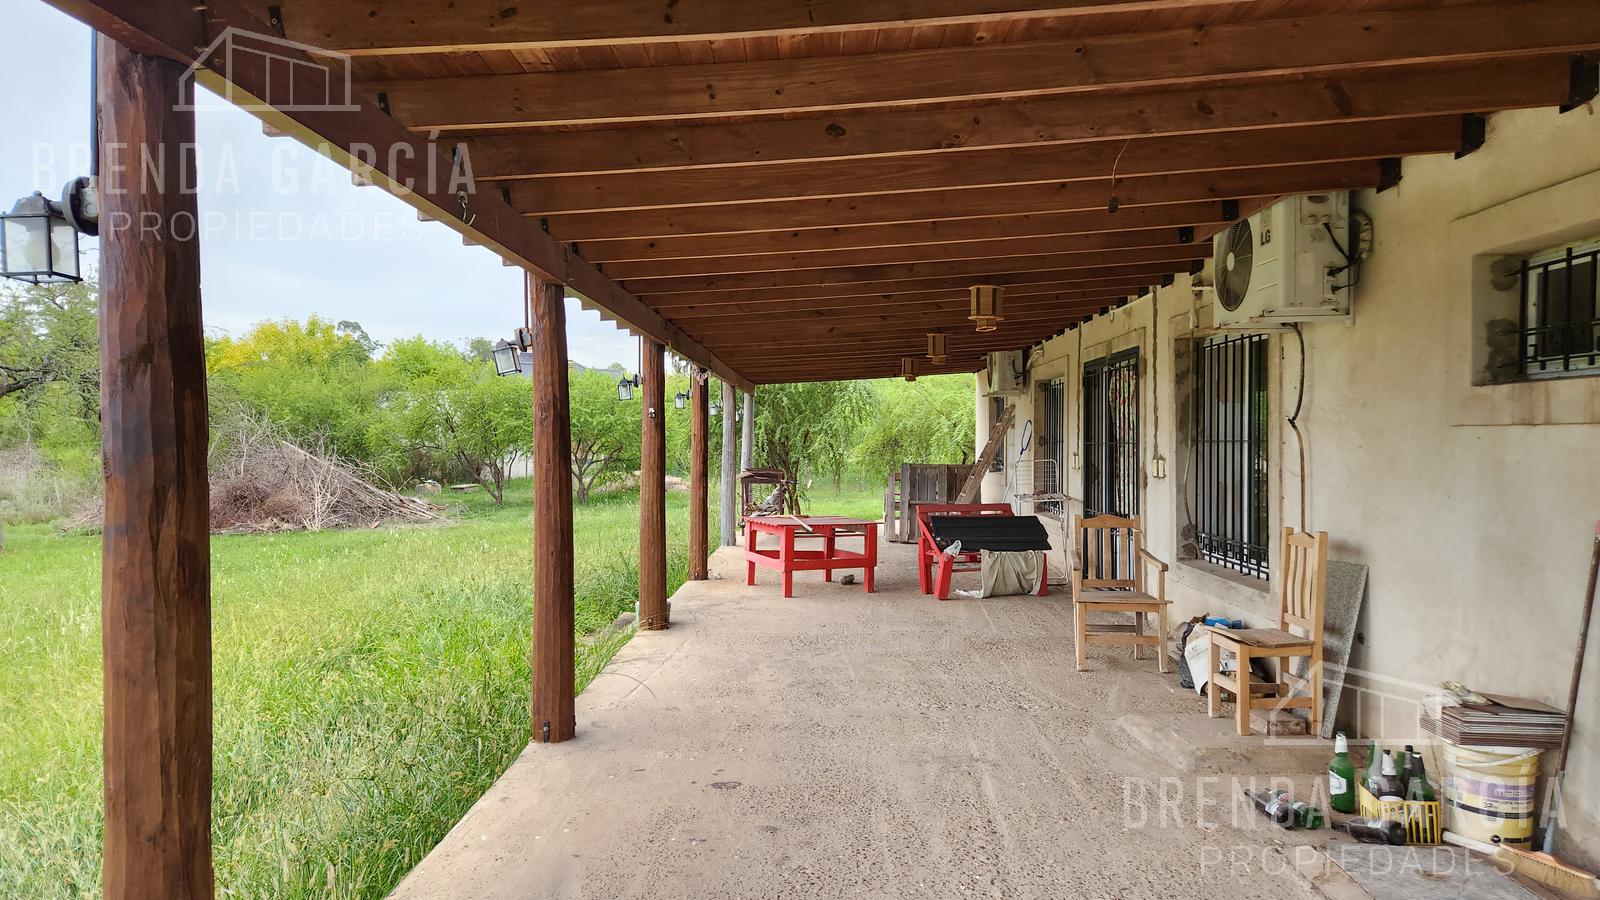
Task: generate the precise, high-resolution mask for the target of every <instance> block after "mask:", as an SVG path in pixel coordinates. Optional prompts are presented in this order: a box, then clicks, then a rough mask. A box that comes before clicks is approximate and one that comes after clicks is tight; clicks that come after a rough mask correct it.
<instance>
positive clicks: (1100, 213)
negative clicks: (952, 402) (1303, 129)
mask: <svg viewBox="0 0 1600 900" xmlns="http://www.w3.org/2000/svg"><path fill="white" fill-rule="evenodd" d="M1241 206H1244V204H1241ZM1221 221H1222V204H1221V203H1219V202H1218V201H1215V200H1203V201H1198V202H1194V203H1172V204H1166V205H1163V206H1138V207H1132V208H1124V209H1119V210H1118V211H1117V212H1115V213H1108V212H1106V211H1105V210H1103V209H1101V210H1095V211H1092V212H1070V213H1035V214H1031V215H1028V214H1025V215H1020V216H1008V217H996V218H987V219H942V220H934V221H931V222H907V223H902V224H898V225H861V226H855V227H850V228H811V229H803V230H788V231H765V232H750V233H745V234H731V235H704V236H700V235H691V236H688V237H664V238H623V239H621V240H615V241H605V240H601V241H585V242H584V243H583V248H582V249H583V256H584V258H585V259H588V260H590V261H593V262H601V263H605V265H606V267H607V271H610V272H617V271H620V270H619V268H618V266H617V265H616V264H617V263H621V262H642V261H652V262H653V261H669V260H670V261H677V260H690V259H724V260H733V259H738V258H741V257H747V256H749V257H771V256H779V255H781V256H785V257H787V258H790V259H793V260H794V265H795V266H796V267H800V268H804V267H808V265H809V264H808V258H809V257H812V256H821V255H833V254H835V253H839V252H844V251H866V250H878V249H895V248H906V247H921V246H930V245H932V246H941V245H947V246H950V247H951V248H952V252H962V251H959V250H955V249H954V248H955V247H956V245H959V244H965V243H989V242H998V241H1004V240H1028V239H1040V238H1061V237H1074V236H1085V235H1095V234H1100V233H1107V234H1117V233H1121V232H1125V231H1150V230H1160V229H1173V228H1182V227H1183V226H1186V225H1187V226H1191V227H1193V226H1200V225H1211V224H1213V223H1218V222H1221Z"/></svg>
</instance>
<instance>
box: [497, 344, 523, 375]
mask: <svg viewBox="0 0 1600 900" xmlns="http://www.w3.org/2000/svg"><path fill="white" fill-rule="evenodd" d="M519 356H521V354H520V353H518V352H517V345H516V344H513V343H511V342H510V341H495V344H494V373H495V374H496V375H515V374H517V373H518V372H520V371H522V369H521V367H520V366H519V365H518V363H520V362H521V360H520V359H518V357H519Z"/></svg>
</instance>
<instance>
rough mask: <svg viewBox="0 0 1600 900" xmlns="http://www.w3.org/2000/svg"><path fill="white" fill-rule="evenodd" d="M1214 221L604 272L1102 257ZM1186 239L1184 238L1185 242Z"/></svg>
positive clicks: (709, 273)
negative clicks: (1069, 255)
mask: <svg viewBox="0 0 1600 900" xmlns="http://www.w3.org/2000/svg"><path fill="white" fill-rule="evenodd" d="M1223 224H1224V223H1221V222H1217V223H1214V224H1211V225H1205V226H1202V227H1201V228H1199V229H1196V228H1193V227H1191V228H1189V229H1187V230H1182V231H1180V229H1177V228H1162V229H1157V230H1154V231H1127V232H1118V233H1114V234H1109V235H1096V234H1085V235H1073V236H1070V237H1046V238H1021V239H1017V240H1009V241H969V242H963V243H958V244H921V245H918V246H914V247H882V248H874V249H870V250H851V251H841V252H839V253H805V254H791V253H777V254H772V255H769V256H736V257H732V258H730V259H682V260H663V261H662V262H659V263H651V262H631V263H610V264H608V265H607V266H606V274H608V275H610V276H611V277H612V278H619V279H624V280H631V279H636V278H638V279H657V278H707V279H709V278H713V277H725V276H733V275H758V274H761V273H777V272H804V271H808V270H812V269H830V270H831V269H844V268H858V267H863V266H885V265H907V264H912V263H938V262H952V261H971V260H980V259H983V260H992V261H994V264H995V265H1003V263H1001V260H1004V259H1010V258H1015V257H1024V258H1032V257H1039V256H1056V255H1059V254H1062V253H1077V254H1090V253H1102V254H1106V255H1107V256H1108V257H1112V258H1114V257H1117V256H1118V255H1119V254H1120V253H1127V252H1131V251H1137V250H1152V251H1154V250H1159V249H1171V248H1174V247H1182V246H1186V245H1190V244H1194V243H1198V242H1199V241H1200V240H1203V239H1204V238H1209V237H1210V236H1211V235H1212V234H1213V233H1215V232H1216V231H1217V230H1218V229H1220V228H1221V227H1222V226H1223ZM1185 236H1187V237H1188V240H1184V238H1185Z"/></svg>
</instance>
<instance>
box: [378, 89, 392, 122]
mask: <svg viewBox="0 0 1600 900" xmlns="http://www.w3.org/2000/svg"><path fill="white" fill-rule="evenodd" d="M378 109H379V110H380V111H381V112H382V113H383V114H384V115H386V116H390V115H394V114H393V113H391V112H389V92H388V91H379V92H378Z"/></svg>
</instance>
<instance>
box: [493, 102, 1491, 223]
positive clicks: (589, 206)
mask: <svg viewBox="0 0 1600 900" xmlns="http://www.w3.org/2000/svg"><path fill="white" fill-rule="evenodd" d="M1462 121H1463V120H1462V117H1461V116H1459V115H1456V116H1435V117H1430V118H1421V119H1395V120H1386V121H1379V122H1356V123H1349V124H1346V123H1337V124H1332V125H1307V126H1300V127H1294V128H1273V129H1262V130H1257V131H1228V132H1219V133H1216V134H1195V135H1177V136H1172V137H1153V138H1139V139H1133V140H1126V141H1092V142H1087V143H1080V144H1047V145H1041V146H1034V147H1008V148H1002V149H997V150H972V151H967V152H963V153H947V154H938V155H926V156H908V157H880V158H874V159H847V160H827V161H818V162H803V163H783V164H779V165H772V166H762V167H759V168H748V167H745V168H721V169H695V170H693V171H687V172H629V173H621V174H615V175H577V176H570V177H560V178H536V179H525V180H521V181H513V182H509V185H510V187H509V190H510V195H511V205H512V206H515V207H517V208H518V209H522V210H524V211H527V212H529V213H533V214H536V215H540V216H557V215H561V214H564V213H565V214H570V213H586V212H599V211H607V210H611V211H617V210H646V209H659V208H663V207H691V208H693V207H702V206H716V205H719V204H728V203H750V202H783V201H787V200H805V199H816V198H823V197H859V196H873V195H883V194H897V193H911V192H917V191H931V190H943V189H969V190H970V189H977V188H993V187H1003V186H1010V185H1019V184H1049V183H1056V182H1061V181H1073V180H1082V181H1096V182H1100V183H1101V184H1102V185H1103V190H1104V192H1105V196H1107V197H1110V196H1111V195H1112V194H1114V193H1115V190H1114V188H1113V187H1112V173H1113V172H1115V173H1117V177H1118V178H1121V177H1123V176H1126V177H1130V178H1132V177H1139V176H1150V175H1173V174H1187V173H1192V172H1206V171H1213V170H1217V169H1244V168H1260V167H1263V166H1283V165H1299V164H1307V163H1338V162H1349V161H1352V160H1362V159H1379V158H1382V157H1386V156H1410V155H1415V154H1422V153H1442V152H1445V151H1452V152H1453V151H1455V150H1458V149H1460V148H1461V146H1462V144H1463V142H1462Z"/></svg>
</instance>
